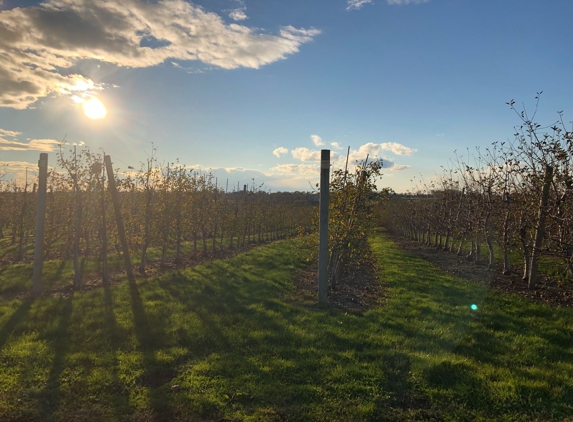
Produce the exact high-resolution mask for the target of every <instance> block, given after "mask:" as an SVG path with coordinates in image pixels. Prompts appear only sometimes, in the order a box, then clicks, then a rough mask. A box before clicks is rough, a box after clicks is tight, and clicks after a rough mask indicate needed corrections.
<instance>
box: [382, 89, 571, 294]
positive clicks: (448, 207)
mask: <svg viewBox="0 0 573 422" xmlns="http://www.w3.org/2000/svg"><path fill="white" fill-rule="evenodd" d="M536 100H537V103H536V106H535V111H534V113H533V114H532V115H531V116H530V115H528V113H527V111H526V110H525V109H524V110H522V111H518V110H516V109H515V102H514V101H513V100H512V101H510V102H509V103H508V105H509V106H510V107H511V109H512V110H514V111H515V112H516V113H517V115H518V116H519V118H520V119H521V125H520V126H519V127H517V128H516V132H515V134H514V135H515V136H514V139H513V140H512V141H508V142H496V143H493V144H492V146H491V148H486V149H485V150H481V149H479V148H477V149H476V150H475V151H474V152H473V153H470V152H469V151H468V153H467V154H465V155H458V154H457V153H456V158H455V160H453V161H452V165H451V166H449V167H448V168H444V171H443V173H442V174H441V175H438V176H437V177H436V178H435V181H434V182H433V183H430V184H426V185H423V186H419V187H417V188H416V190H415V192H414V193H413V194H412V195H410V196H405V197H402V198H401V199H396V200H394V201H392V205H391V206H390V207H389V208H388V209H387V210H386V211H385V214H384V219H385V224H386V225H387V226H388V227H391V228H393V229H394V230H396V231H399V232H401V233H402V234H404V235H406V236H410V237H411V238H412V239H416V240H419V241H420V242H424V243H426V244H427V245H434V246H436V247H439V248H442V249H444V250H448V251H451V252H455V253H457V254H458V255H461V254H463V253H465V252H464V248H465V247H466V245H467V246H468V248H469V253H468V254H467V259H468V260H473V261H476V262H479V261H480V260H481V259H482V257H481V256H480V253H481V247H480V246H481V245H487V251H488V257H487V258H488V265H489V267H490V268H492V269H493V268H494V267H495V266H496V262H497V260H498V257H497V256H496V253H497V252H499V253H500V254H501V255H502V257H501V262H502V265H503V272H504V273H505V274H509V273H510V271H511V263H510V259H509V257H510V253H511V251H512V250H519V251H520V253H521V256H522V260H523V279H524V280H527V281H528V284H529V287H530V288H531V287H533V285H534V284H535V282H536V280H537V266H538V262H539V257H540V256H541V255H542V254H550V255H553V256H555V257H560V258H562V259H564V260H565V261H566V262H567V270H568V272H569V275H573V212H572V211H573V132H569V131H567V129H566V127H565V124H564V122H563V118H562V113H561V112H559V119H558V121H557V122H556V123H554V124H552V125H549V126H546V127H542V126H541V125H539V124H538V123H536V122H535V115H536V113H537V105H538V103H539V94H538V95H537V97H536Z"/></svg>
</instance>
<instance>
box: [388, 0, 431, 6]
mask: <svg viewBox="0 0 573 422" xmlns="http://www.w3.org/2000/svg"><path fill="white" fill-rule="evenodd" d="M387 1H388V4H396V5H403V4H421V3H427V2H429V1H430V0H387Z"/></svg>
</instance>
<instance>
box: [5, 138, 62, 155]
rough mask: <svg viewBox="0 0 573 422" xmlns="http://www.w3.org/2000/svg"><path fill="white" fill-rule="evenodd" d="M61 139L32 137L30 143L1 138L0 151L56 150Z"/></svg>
mask: <svg viewBox="0 0 573 422" xmlns="http://www.w3.org/2000/svg"><path fill="white" fill-rule="evenodd" d="M58 144H60V141H56V140H54V139H32V140H31V141H30V142H28V143H24V142H18V141H9V140H7V139H3V138H0V151H43V152H50V151H53V150H54V147H55V146H56V145H58Z"/></svg>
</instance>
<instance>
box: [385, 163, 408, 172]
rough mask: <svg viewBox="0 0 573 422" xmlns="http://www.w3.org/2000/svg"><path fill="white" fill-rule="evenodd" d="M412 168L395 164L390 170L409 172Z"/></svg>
mask: <svg viewBox="0 0 573 422" xmlns="http://www.w3.org/2000/svg"><path fill="white" fill-rule="evenodd" d="M411 168H412V166H408V165H404V164H394V165H393V166H392V167H391V168H390V169H389V170H395V171H401V170H409V169H411Z"/></svg>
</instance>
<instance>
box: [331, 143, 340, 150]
mask: <svg viewBox="0 0 573 422" xmlns="http://www.w3.org/2000/svg"><path fill="white" fill-rule="evenodd" d="M330 146H331V147H333V148H336V149H342V147H341V146H340V144H339V143H338V142H331V143H330Z"/></svg>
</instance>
